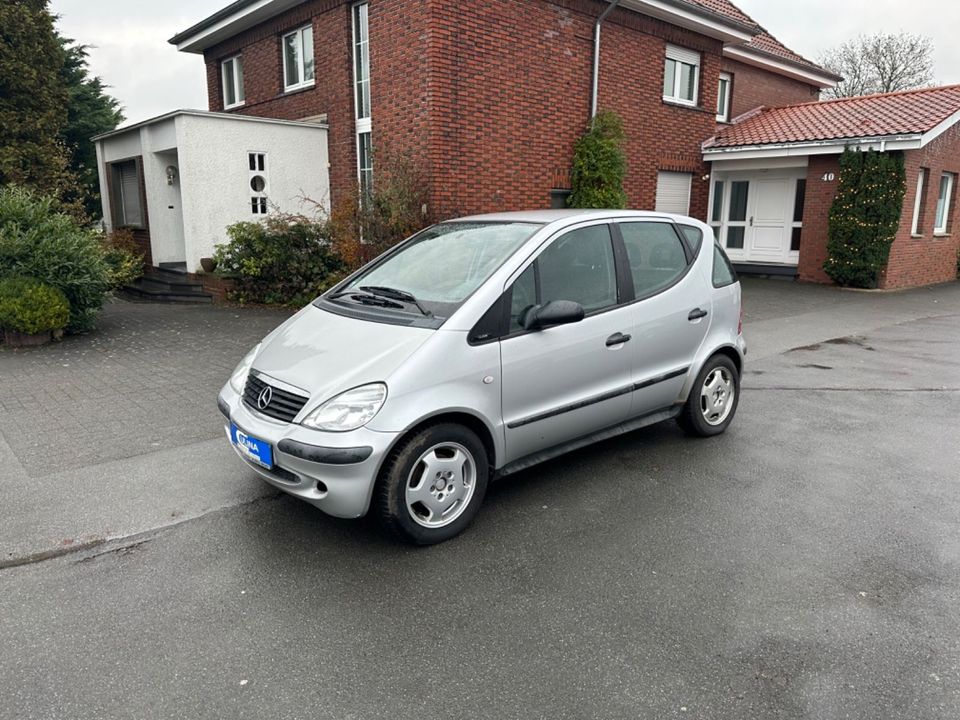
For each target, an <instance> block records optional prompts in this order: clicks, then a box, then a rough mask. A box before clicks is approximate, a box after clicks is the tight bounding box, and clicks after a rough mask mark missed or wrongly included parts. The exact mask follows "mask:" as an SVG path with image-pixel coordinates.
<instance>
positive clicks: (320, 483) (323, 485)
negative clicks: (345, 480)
mask: <svg viewBox="0 0 960 720" xmlns="http://www.w3.org/2000/svg"><path fill="white" fill-rule="evenodd" d="M317 492H318V493H321V494H323V495H326V493H327V486H326V483H324V482H323V480H317Z"/></svg>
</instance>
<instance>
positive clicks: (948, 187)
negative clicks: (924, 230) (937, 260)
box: [933, 173, 953, 235]
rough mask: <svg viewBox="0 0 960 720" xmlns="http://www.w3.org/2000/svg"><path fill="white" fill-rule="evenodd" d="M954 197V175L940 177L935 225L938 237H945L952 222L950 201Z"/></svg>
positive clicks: (934, 229)
mask: <svg viewBox="0 0 960 720" xmlns="http://www.w3.org/2000/svg"><path fill="white" fill-rule="evenodd" d="M952 197H953V175H952V174H951V173H944V174H943V175H941V176H940V194H939V195H938V196H937V215H936V220H935V221H934V224H933V232H934V233H935V234H936V235H945V234H946V232H947V224H948V223H949V221H950V200H951V198H952Z"/></svg>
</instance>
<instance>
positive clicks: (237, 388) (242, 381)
mask: <svg viewBox="0 0 960 720" xmlns="http://www.w3.org/2000/svg"><path fill="white" fill-rule="evenodd" d="M259 349H260V343H257V346H256V347H255V348H254V349H253V350H251V351H250V352H248V353H247V354H246V357H244V358H243V360H241V361H240V364H239V365H237V369H236V370H234V371H233V375H231V376H230V387H232V388H233V391H234V392H235V393H237V394H238V395H243V386H244V385H246V384H247V375H249V374H250V366H251V365H253V359H254V358H255V357H256V356H257V351H258V350H259Z"/></svg>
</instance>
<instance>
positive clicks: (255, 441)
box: [230, 423, 273, 470]
mask: <svg viewBox="0 0 960 720" xmlns="http://www.w3.org/2000/svg"><path fill="white" fill-rule="evenodd" d="M230 442H232V443H233V444H234V445H235V446H236V447H237V449H239V450H240V452H241V453H243V455H244V457H246V458H247V459H248V460H250V461H251V462H255V463H256V464H257V465H260V466H261V467H265V468H266V469H267V470H270V469H271V468H272V467H273V448H272V447H271V446H270V443H268V442H267V441H266V440H261V439H260V438H255V437H253V436H252V435H247V434H246V433H245V432H244V431H243V430H241V429H240V428H238V427H237V426H236V425H234V424H232V423H231V424H230Z"/></svg>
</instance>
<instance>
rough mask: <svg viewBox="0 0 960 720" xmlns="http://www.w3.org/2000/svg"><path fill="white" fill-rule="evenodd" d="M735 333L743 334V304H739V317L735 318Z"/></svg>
mask: <svg viewBox="0 0 960 720" xmlns="http://www.w3.org/2000/svg"><path fill="white" fill-rule="evenodd" d="M737 335H743V305H741V306H740V319H739V320H737Z"/></svg>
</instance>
